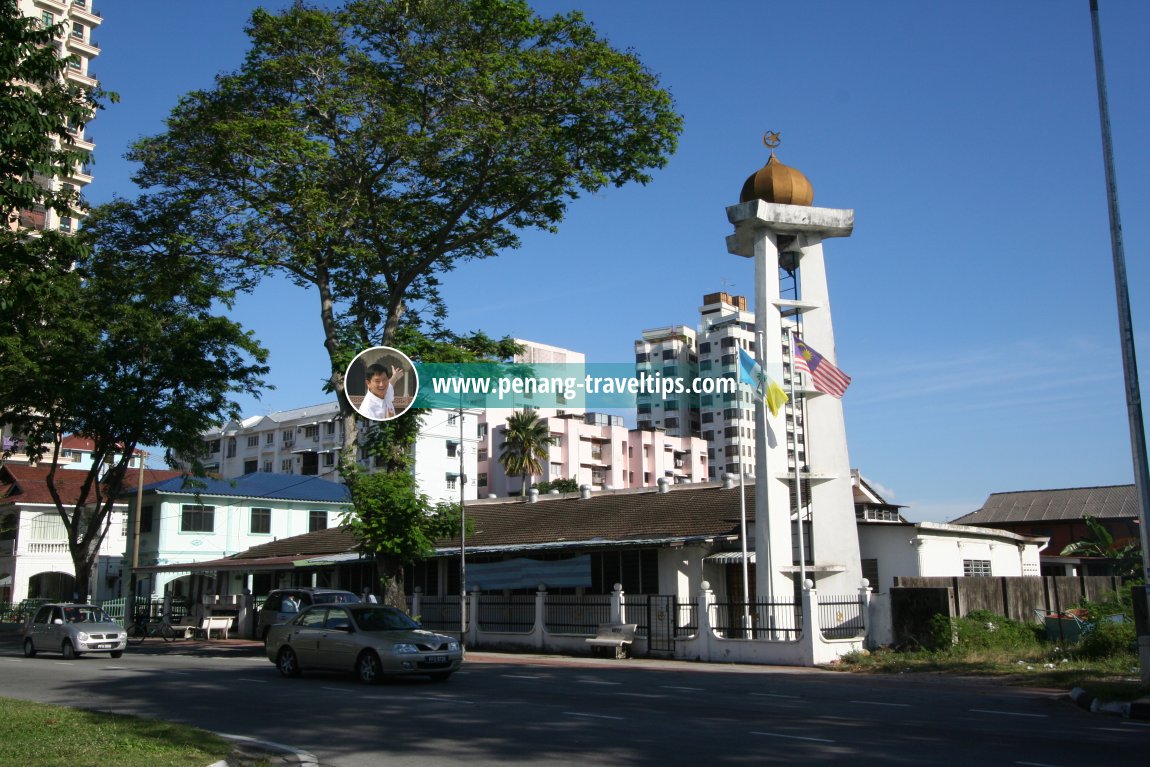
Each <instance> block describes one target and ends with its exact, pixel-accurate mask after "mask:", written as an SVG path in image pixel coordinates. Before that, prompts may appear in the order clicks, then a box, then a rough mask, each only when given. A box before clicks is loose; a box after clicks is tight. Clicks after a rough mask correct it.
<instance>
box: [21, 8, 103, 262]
mask: <svg viewBox="0 0 1150 767" xmlns="http://www.w3.org/2000/svg"><path fill="white" fill-rule="evenodd" d="M63 34H64V28H63V25H62V24H55V25H53V26H48V27H45V26H43V25H42V24H41V22H40V20H39V19H36V18H32V17H29V16H25V15H24V14H23V13H22V12H21V11H20V7H19V4H18V3H17V2H16V0H0V136H2V137H3V139H2V140H0V214H3V216H4V222H3V223H4V226H0V237H3V238H4V248H5V250H6V251H7V250H8V249H9V248H10V247H12V246H13V245H14V244H15V243H18V242H20V241H21V240H23V239H24V237H23V232H22V231H20V230H21V229H23V228H25V225H26V223H27V222H25V225H22V224H21V218H20V216H19V213H20V212H22V211H28V212H32V211H33V210H34V209H36V208H40V209H47V208H51V209H54V210H56V211H57V212H60V213H62V214H65V215H67V214H68V213H69V212H70V211H71V210H72V209H73V208H74V207H75V206H76V204H77V202H78V199H77V197H76V193H75V191H73V190H70V189H68V188H67V187H64V186H60V187H58V188H55V189H54V188H53V185H51V184H46V183H43V181H44V180H46V179H52V178H57V177H60V176H66V175H68V172H69V171H71V170H72V169H74V168H75V167H76V166H77V165H79V164H81V163H83V162H85V161H87V159H88V157H89V155H88V152H86V151H84V150H80V149H78V148H77V147H76V146H75V144H74V143H73V141H74V140H73V139H72V136H71V131H72V130H73V129H75V128H78V127H81V126H83V125H84V123H86V122H88V121H89V120H90V119H91V118H92V116H93V114H94V113H95V111H96V109H98V108H99V106H100V103H99V102H100V98H101V97H103V96H107V97H109V98H113V99H114V94H106V93H104V92H103V91H99V90H95V91H93V90H89V89H87V88H84V87H83V86H81V85H78V84H76V83H73V82H71V81H69V80H67V79H66V78H65V77H64V73H65V71H66V67H67V66H68V60H67V59H62V58H60V56H59V55H58V54H57V52H56V48H55V43H56V40H57V39H58V38H60V37H61V36H62V35H63ZM14 227H15V228H16V229H17V231H16V232H13V231H11V230H12V229H13V228H14Z"/></svg>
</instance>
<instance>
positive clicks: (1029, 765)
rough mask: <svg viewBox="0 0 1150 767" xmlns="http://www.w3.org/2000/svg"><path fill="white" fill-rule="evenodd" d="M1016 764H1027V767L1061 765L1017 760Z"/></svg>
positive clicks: (1054, 766)
mask: <svg viewBox="0 0 1150 767" xmlns="http://www.w3.org/2000/svg"><path fill="white" fill-rule="evenodd" d="M1015 764H1021V765H1025V766H1026V767H1059V765H1057V764H1047V763H1046V762H1015Z"/></svg>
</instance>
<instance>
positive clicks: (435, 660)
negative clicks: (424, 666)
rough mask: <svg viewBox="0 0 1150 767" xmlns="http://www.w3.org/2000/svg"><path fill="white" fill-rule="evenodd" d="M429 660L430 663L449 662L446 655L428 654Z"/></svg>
mask: <svg viewBox="0 0 1150 767" xmlns="http://www.w3.org/2000/svg"><path fill="white" fill-rule="evenodd" d="M427 662H428V663H447V656H446V655H428V656H427Z"/></svg>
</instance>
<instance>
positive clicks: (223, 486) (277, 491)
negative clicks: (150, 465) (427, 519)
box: [133, 472, 351, 503]
mask: <svg viewBox="0 0 1150 767" xmlns="http://www.w3.org/2000/svg"><path fill="white" fill-rule="evenodd" d="M144 491H145V492H156V493H180V494H186V495H214V496H225V497H231V498H276V499H280V500H290V501H316V502H326V503H348V502H350V500H351V499H350V496H349V495H348V492H347V486H346V485H343V484H340V483H339V482H332V481H331V480H327V479H322V478H320V477H312V476H308V477H301V476H299V475H297V474H265V473H263V472H257V473H255V474H245V475H244V476H242V477H237V478H236V479H214V478H211V477H173V478H172V479H168V480H165V481H163V482H155V483H153V484H150V485H146V486H145V487H144ZM133 492H135V491H133Z"/></svg>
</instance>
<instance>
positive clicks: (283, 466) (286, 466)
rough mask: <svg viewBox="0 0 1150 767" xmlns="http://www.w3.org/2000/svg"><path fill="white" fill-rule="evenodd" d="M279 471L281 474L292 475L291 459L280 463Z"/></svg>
mask: <svg viewBox="0 0 1150 767" xmlns="http://www.w3.org/2000/svg"><path fill="white" fill-rule="evenodd" d="M280 471H281V472H283V473H284V474H291V473H292V469H291V459H290V458H285V459H283V460H282V461H280Z"/></svg>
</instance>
